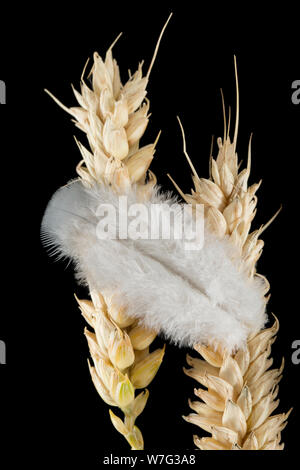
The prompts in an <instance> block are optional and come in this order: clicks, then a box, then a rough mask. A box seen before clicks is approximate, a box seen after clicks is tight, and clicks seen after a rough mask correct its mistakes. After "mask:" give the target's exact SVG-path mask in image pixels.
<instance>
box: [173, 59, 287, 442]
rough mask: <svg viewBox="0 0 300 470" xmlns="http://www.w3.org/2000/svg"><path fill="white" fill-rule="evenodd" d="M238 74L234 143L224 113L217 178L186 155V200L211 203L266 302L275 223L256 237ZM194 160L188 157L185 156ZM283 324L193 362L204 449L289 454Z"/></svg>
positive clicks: (195, 418)
mask: <svg viewBox="0 0 300 470" xmlns="http://www.w3.org/2000/svg"><path fill="white" fill-rule="evenodd" d="M235 71H236V86H237V88H236V91H237V115H236V123H235V130H234V138H233V141H232V142H231V140H230V137H229V125H228V128H227V126H226V113H225V107H224V99H223V95H222V101H223V111H224V137H223V139H221V138H219V139H218V141H217V143H218V147H219V151H218V155H217V158H216V159H214V158H213V157H212V156H211V157H210V177H209V179H205V178H200V177H199V176H198V174H197V172H196V170H195V168H194V166H193V165H192V163H191V161H190V159H189V156H188V155H187V154H186V156H187V159H188V161H189V162H190V165H191V168H192V171H193V176H192V178H193V182H194V185H195V189H194V190H192V193H191V194H183V193H182V192H181V191H180V192H181V195H182V196H183V197H184V199H185V200H186V202H189V203H192V204H195V203H199V204H203V205H204V209H205V220H206V223H207V225H208V226H209V228H210V230H211V231H213V232H214V233H215V234H216V235H217V236H218V237H219V238H220V239H222V238H224V237H227V238H229V240H230V241H231V243H232V244H233V245H234V246H235V247H236V248H237V250H236V251H235V253H237V256H239V257H240V259H241V260H242V266H243V270H245V272H246V273H247V274H248V276H249V278H250V279H254V278H255V277H260V278H261V279H262V281H263V282H264V285H265V289H264V299H265V302H266V303H267V300H268V297H266V294H267V293H268V291H269V283H268V281H267V279H266V278H265V277H264V276H261V275H260V274H258V273H257V272H256V263H257V260H258V259H259V257H260V255H261V252H262V248H263V241H262V240H260V238H259V237H260V235H261V233H262V232H263V230H265V228H266V227H267V226H268V225H269V224H270V223H271V222H272V220H273V219H274V217H275V216H276V215H277V214H275V216H274V217H273V218H272V219H271V220H270V221H269V222H268V224H266V225H264V226H262V227H260V228H259V229H257V230H254V231H252V232H251V222H252V220H253V219H254V216H255V213H256V204H257V196H256V191H257V190H258V188H259V186H260V183H256V184H252V185H251V186H248V179H249V175H250V167H251V138H250V142H249V150H248V162H247V166H246V168H245V169H243V170H241V171H240V164H239V161H238V156H237V153H236V143H237V134H238V121H239V115H238V113H239V93H238V80H237V70H236V61H235ZM185 153H186V152H185ZM278 328H279V324H278V320H277V319H276V321H275V324H274V325H273V326H272V327H271V328H267V329H263V330H261V331H256V332H254V333H253V334H251V335H250V336H249V338H248V342H247V345H246V346H245V347H244V348H243V349H240V350H238V351H234V353H232V354H228V353H227V352H226V350H224V348H221V347H220V346H218V345H217V344H216V345H215V347H214V348H213V347H209V346H206V345H202V344H198V345H195V347H194V348H195V350H196V351H198V352H199V353H200V354H201V356H202V357H203V359H198V358H192V357H190V356H187V361H188V364H189V365H190V366H191V368H190V369H185V370H184V371H185V373H186V374H187V375H189V376H191V377H193V378H194V379H196V380H197V381H198V382H199V383H200V384H201V385H202V386H203V387H205V388H204V389H203V388H200V389H195V394H196V396H197V397H199V398H200V399H201V401H195V402H190V406H191V408H192V409H193V410H194V411H195V413H191V414H190V415H189V416H187V417H185V419H186V420H187V421H188V422H191V423H193V424H196V425H198V426H199V427H200V428H202V429H204V430H205V431H207V432H208V433H210V434H211V436H210V437H202V438H199V437H198V436H194V442H195V444H196V445H197V447H199V448H200V449H203V450H230V449H235V450H238V449H245V450H281V449H283V446H284V445H283V444H282V443H281V431H282V429H283V428H284V427H285V425H286V419H287V417H288V415H289V413H287V414H284V413H283V414H277V415H272V413H273V411H274V410H275V409H276V408H277V406H278V404H279V400H277V399H276V398H277V394H278V386H277V385H278V382H279V381H280V379H281V373H282V370H283V362H282V365H281V367H280V368H279V369H273V370H272V369H271V370H270V367H271V365H272V363H273V360H272V359H271V358H270V357H269V356H270V353H271V345H272V343H273V342H274V341H275V335H276V333H277V331H278Z"/></svg>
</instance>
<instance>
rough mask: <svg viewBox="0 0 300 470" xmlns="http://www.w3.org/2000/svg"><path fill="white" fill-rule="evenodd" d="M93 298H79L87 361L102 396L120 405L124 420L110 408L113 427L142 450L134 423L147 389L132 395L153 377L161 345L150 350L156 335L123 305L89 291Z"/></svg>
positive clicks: (112, 403) (144, 402)
mask: <svg viewBox="0 0 300 470" xmlns="http://www.w3.org/2000/svg"><path fill="white" fill-rule="evenodd" d="M91 297H92V301H90V300H79V299H77V301H78V304H79V307H80V309H81V312H82V315H83V316H84V318H85V320H86V321H87V323H88V324H89V325H90V326H91V327H92V328H93V330H94V332H91V331H89V330H88V329H87V328H86V329H85V331H84V333H85V336H86V339H87V342H88V345H89V350H90V354H91V357H92V359H93V362H94V367H93V366H91V365H90V364H89V369H90V373H91V377H92V380H93V383H94V385H95V388H96V390H97V391H98V393H99V395H100V396H101V398H102V399H103V400H104V401H105V402H106V403H107V404H108V405H110V406H117V407H119V408H120V409H121V410H122V411H123V413H124V415H125V419H124V422H123V421H122V420H121V419H120V418H119V417H118V416H116V415H115V414H114V413H113V412H112V411H111V410H110V411H109V413H110V417H111V420H112V423H113V425H114V427H115V428H116V429H117V430H118V431H119V432H120V433H121V434H122V435H123V436H124V437H125V438H126V440H127V441H128V443H129V444H130V446H131V448H132V450H142V449H143V447H144V443H143V436H142V433H141V431H140V430H139V428H138V427H137V426H136V425H135V420H136V418H137V417H138V416H139V415H140V414H141V413H142V411H143V409H144V407H145V405H146V402H147V399H148V396H149V392H148V390H147V389H146V390H145V391H143V392H141V393H140V394H139V395H138V396H136V397H135V389H140V388H145V387H147V386H148V384H149V383H150V382H151V381H152V379H153V378H154V376H155V374H156V372H157V370H158V369H159V366H160V364H161V362H162V359H163V356H164V348H163V349H157V350H155V351H154V352H152V353H149V346H150V344H151V343H152V342H153V340H154V339H155V337H156V333H155V332H153V331H146V330H145V329H142V328H141V327H140V326H139V325H137V324H136V322H134V321H133V320H132V319H130V318H129V317H128V316H126V313H125V312H124V310H123V309H121V308H120V307H118V306H117V305H115V304H114V302H113V297H112V298H109V299H104V297H103V296H102V295H101V294H99V293H96V292H93V291H91Z"/></svg>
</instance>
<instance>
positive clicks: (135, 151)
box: [46, 15, 171, 450]
mask: <svg viewBox="0 0 300 470" xmlns="http://www.w3.org/2000/svg"><path fill="white" fill-rule="evenodd" d="M170 16H171V15H170ZM169 19H170V17H169ZM169 19H168V21H169ZM168 21H167V22H166V24H165V26H164V28H163V29H162V32H161V34H160V36H159V39H158V43H157V46H156V49H155V53H154V56H153V59H152V61H151V63H150V67H149V69H148V72H147V74H146V75H145V76H143V72H142V65H143V64H142V63H140V64H139V66H138V69H137V71H136V72H135V73H134V74H132V75H131V74H130V76H129V79H128V81H127V82H126V83H125V84H124V85H123V84H122V82H121V79H120V71H119V67H118V64H117V62H116V60H115V59H114V58H113V56H112V47H113V45H114V44H115V42H116V41H115V42H114V43H113V44H112V45H111V47H110V48H109V49H108V51H107V53H106V55H105V59H104V60H103V59H102V58H101V57H100V56H99V54H98V53H95V54H94V58H93V59H94V62H93V66H92V69H91V71H90V76H91V88H90V87H89V86H88V85H87V84H86V83H85V81H84V78H83V77H84V73H85V69H84V71H83V74H82V77H81V85H80V87H81V90H80V91H81V92H80V93H79V92H78V91H76V90H75V89H74V87H73V91H74V94H75V97H76V99H77V101H78V104H79V106H77V107H71V108H67V107H66V106H65V105H63V104H62V103H61V102H60V101H59V100H58V99H57V98H55V97H54V96H53V95H52V94H51V93H50V92H49V91H47V90H46V91H47V93H48V94H49V95H50V96H51V97H52V98H53V99H54V101H56V102H57V103H58V104H59V106H61V107H62V108H63V109H64V110H65V111H67V112H68V113H69V114H71V116H72V117H73V118H74V122H75V125H76V126H77V127H78V128H79V129H81V130H82V131H83V132H84V133H85V134H86V137H87V140H88V143H89V147H90V149H87V148H86V147H84V146H83V145H82V144H81V143H80V142H78V141H77V140H76V142H77V144H78V147H79V150H80V152H81V155H82V160H81V161H80V163H79V164H78V165H77V168H76V170H77V173H78V175H79V180H80V181H81V183H82V184H83V185H84V187H86V188H87V189H88V188H93V187H95V188H97V187H99V185H105V186H107V187H109V188H111V190H112V191H113V192H116V193H117V194H122V193H123V194H124V193H127V192H128V191H129V190H130V189H131V187H132V186H134V187H135V191H136V193H137V197H138V198H139V200H147V199H148V198H150V196H151V193H152V190H153V187H154V186H155V184H156V178H155V176H154V174H153V173H152V172H151V171H148V168H149V165H150V163H151V161H152V159H153V156H154V152H155V145H156V142H154V143H153V144H149V145H146V146H144V147H142V148H140V147H139V141H140V139H141V137H142V136H143V134H144V132H145V130H146V127H147V124H148V120H149V115H148V112H149V100H148V99H147V98H146V87H147V84H148V80H149V75H150V72H151V69H152V66H153V63H154V60H155V57H156V53H157V50H158V45H159V42H160V39H161V37H162V34H163V32H164V29H165V27H166V25H167V23H168ZM117 39H118V38H117ZM146 179H147V181H146ZM55 216H56V214H55ZM86 281H87V283H88V279H87V280H86ZM90 295H91V300H79V299H77V301H78V304H79V307H80V310H81V312H82V315H83V316H84V318H85V320H86V321H87V323H88V324H89V326H90V327H91V328H92V330H93V331H90V330H88V329H85V336H86V339H87V342H88V346H89V350H90V354H91V357H92V359H93V363H94V366H91V365H90V364H89V369H90V373H91V377H92V381H93V383H94V385H95V388H96V390H97V392H98V393H99V395H100V397H101V398H102V399H103V400H104V402H105V403H107V404H108V405H110V406H114V407H118V408H120V409H121V410H122V412H123V413H124V421H122V420H121V419H120V418H119V417H118V416H116V415H115V414H114V413H113V412H112V411H111V410H109V413H110V418H111V421H112V423H113V425H114V427H115V428H116V429H117V431H119V432H120V433H121V434H122V435H123V436H124V437H125V438H126V440H127V441H128V443H129V444H130V446H131V448H132V450H141V449H143V448H144V442H143V436H142V433H141V431H140V430H139V428H138V427H137V426H136V425H135V420H136V418H137V417H138V416H139V415H140V414H141V413H142V411H143V409H144V407H145V405H146V402H147V399H148V395H149V392H148V390H147V389H146V390H145V391H143V392H141V393H140V394H139V395H138V396H135V390H136V389H141V388H145V387H147V386H148V385H149V383H150V382H151V381H152V379H153V378H154V376H155V374H156V372H157V371H158V369H159V366H160V364H161V362H162V359H163V356H164V349H165V348H163V349H157V350H155V351H153V352H151V353H150V352H149V346H150V345H151V343H152V342H153V340H154V339H155V337H156V334H157V333H156V331H154V330H149V329H145V328H143V327H141V326H140V325H138V322H137V321H136V320H135V319H132V318H130V316H129V315H128V313H127V311H126V307H125V306H124V305H122V304H120V302H119V301H118V302H116V301H115V295H114V292H113V291H109V292H108V291H105V292H101V293H100V292H97V291H95V290H94V289H93V288H91V287H90Z"/></svg>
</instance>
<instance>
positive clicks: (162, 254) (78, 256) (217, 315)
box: [42, 180, 266, 350]
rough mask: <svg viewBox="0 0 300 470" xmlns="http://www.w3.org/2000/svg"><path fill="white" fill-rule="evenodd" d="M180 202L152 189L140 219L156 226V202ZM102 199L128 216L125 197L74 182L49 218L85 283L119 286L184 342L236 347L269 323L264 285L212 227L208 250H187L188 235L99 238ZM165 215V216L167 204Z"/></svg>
mask: <svg viewBox="0 0 300 470" xmlns="http://www.w3.org/2000/svg"><path fill="white" fill-rule="evenodd" d="M127 197H128V207H130V205H131V204H133V203H138V202H139V198H138V192H137V191H136V188H132V190H131V191H130V192H129V193H128V194H127ZM175 202H176V201H175V199H174V198H171V197H170V196H169V195H166V194H161V193H160V192H159V191H158V189H156V190H155V191H153V194H152V197H151V199H150V201H148V202H146V203H144V207H146V209H147V211H146V213H145V216H144V217H143V216H142V217H140V218H141V221H142V224H143V226H144V228H145V229H151V228H152V229H155V228H157V227H156V226H155V225H156V224H158V223H159V221H158V219H155V218H154V219H153V218H151V219H150V218H149V213H150V212H151V207H152V210H153V207H157V204H161V203H164V204H165V205H166V206H165V207H166V208H167V207H168V206H171V205H172V204H174V203H175ZM104 204H109V205H110V206H112V207H114V208H115V211H116V213H117V214H118V217H120V216H124V214H123V213H120V208H119V196H118V195H117V194H116V193H115V192H113V191H111V189H110V188H109V187H107V186H105V185H97V186H94V187H93V188H91V189H87V188H85V187H84V186H83V185H82V183H81V182H80V181H79V180H76V181H74V182H71V183H70V184H69V185H67V186H65V187H63V188H61V189H59V190H58V191H57V192H56V193H55V194H54V196H53V198H52V199H51V201H50V203H49V205H48V207H47V210H46V213H45V216H44V219H43V224H42V234H43V239H44V241H45V243H46V244H48V245H50V246H52V247H53V248H54V253H58V254H59V255H60V256H65V257H67V258H71V259H72V260H73V261H74V262H75V264H76V271H77V277H78V279H79V280H80V281H81V282H82V283H85V284H88V285H89V286H90V288H92V289H97V290H99V291H104V292H112V291H114V292H117V293H118V300H119V302H120V303H122V304H124V303H125V304H126V306H127V309H128V314H129V315H131V316H132V317H134V318H137V319H139V321H140V323H141V324H143V325H144V326H145V327H147V328H152V329H155V330H157V331H159V332H161V333H163V334H164V335H165V336H166V337H167V338H169V339H170V340H172V341H173V342H175V343H177V344H180V345H186V346H193V345H194V344H195V343H197V342H200V343H206V344H207V343H213V342H214V341H218V342H220V343H221V344H222V345H224V346H225V347H226V348H228V349H229V350H233V349H234V348H237V347H243V346H244V344H245V342H246V338H247V336H248V334H249V333H251V332H253V331H256V330H258V329H260V328H262V327H263V326H264V324H265V321H266V314H265V302H264V297H263V288H262V286H261V284H260V282H259V281H258V280H249V279H248V278H247V276H246V274H245V273H243V270H242V266H241V265H240V264H239V263H238V261H237V260H238V257H237V256H236V253H235V251H234V249H233V248H232V246H231V245H230V243H229V242H228V240H226V239H224V240H218V239H217V238H216V237H215V236H214V235H212V234H211V233H210V232H209V231H208V230H206V229H205V238H204V245H203V247H202V249H199V250H193V251H188V250H186V239H180V240H174V239H170V240H165V239H161V238H160V239H158V240H152V239H147V240H145V239H138V240H133V239H124V240H121V239H116V240H113V239H106V240H101V239H100V238H99V237H98V236H97V231H96V227H97V223H98V222H99V217H98V216H97V209H98V208H99V206H101V207H102V208H103V205H104ZM122 210H123V209H121V211H122ZM181 216H182V206H178V208H177V211H176V215H175V217H174V220H173V222H172V227H171V228H173V229H175V230H176V229H178V228H179V227H180V224H181V221H182V219H181ZM162 217H163V218H164V217H167V209H166V210H165V211H164V210H163V211H162ZM185 221H186V219H185ZM115 223H116V228H117V229H119V220H117V221H116V222H115V221H114V220H113V219H110V224H111V226H113V225H114V224H115ZM190 223H191V221H190Z"/></svg>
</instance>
